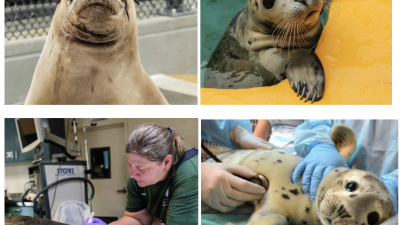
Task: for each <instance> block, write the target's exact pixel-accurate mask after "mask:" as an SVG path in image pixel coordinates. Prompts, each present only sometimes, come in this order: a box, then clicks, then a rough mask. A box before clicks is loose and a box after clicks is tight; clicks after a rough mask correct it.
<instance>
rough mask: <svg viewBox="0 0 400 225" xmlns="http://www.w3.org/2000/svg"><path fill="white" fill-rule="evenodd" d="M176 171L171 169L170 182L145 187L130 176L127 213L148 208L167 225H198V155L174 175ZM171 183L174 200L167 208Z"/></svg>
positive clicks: (172, 199) (168, 179) (168, 177)
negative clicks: (166, 197)
mask: <svg viewBox="0 0 400 225" xmlns="http://www.w3.org/2000/svg"><path fill="white" fill-rule="evenodd" d="M187 150H189V149H187ZM187 150H186V151H187ZM182 155H183V154H182ZM181 158H182V156H181ZM177 164H179V162H178V163H177ZM174 170H175V169H170V171H169V173H168V176H167V178H166V179H164V180H162V181H159V182H158V183H156V184H154V185H150V186H147V187H145V188H141V187H139V186H138V184H137V183H136V181H135V180H134V179H132V178H130V177H129V178H128V201H127V203H126V207H125V210H126V211H127V212H131V213H133V212H139V211H142V210H143V209H145V208H147V209H148V210H149V212H150V214H151V215H153V216H154V217H156V218H158V219H161V220H162V221H166V224H197V222H198V220H197V213H198V210H197V209H198V155H195V156H193V157H192V158H190V159H189V160H187V161H185V162H184V163H183V164H182V165H180V166H179V168H178V169H177V170H176V172H175V175H173V176H172V174H173V172H174ZM171 181H172V183H171ZM170 184H171V188H170V191H172V195H171V199H170V201H169V205H165V204H164V205H163V200H164V195H165V194H166V191H167V189H168V187H169V185H170ZM143 189H144V193H142V190H143Z"/></svg>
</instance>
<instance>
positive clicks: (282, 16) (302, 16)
mask: <svg viewBox="0 0 400 225" xmlns="http://www.w3.org/2000/svg"><path fill="white" fill-rule="evenodd" d="M328 4H329V0H248V6H249V8H250V9H251V13H252V14H254V16H255V18H256V19H257V20H258V22H259V23H260V24H261V25H263V26H270V29H267V30H269V31H270V30H275V28H279V29H283V30H290V29H296V28H298V29H299V32H300V30H301V29H304V28H306V29H307V28H309V27H310V26H311V27H312V26H314V25H315V24H316V23H317V22H318V21H319V15H320V13H321V11H322V9H323V8H325V7H326V6H327V5H328ZM301 25H303V26H301Z"/></svg>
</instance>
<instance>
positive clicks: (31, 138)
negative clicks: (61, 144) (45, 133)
mask: <svg viewBox="0 0 400 225" xmlns="http://www.w3.org/2000/svg"><path fill="white" fill-rule="evenodd" d="M17 124H18V132H19V137H20V140H21V145H22V146H21V147H22V148H25V147H26V146H28V145H30V144H32V143H33V142H35V141H36V140H38V136H37V133H36V127H35V121H34V119H33V118H20V119H18V120H17Z"/></svg>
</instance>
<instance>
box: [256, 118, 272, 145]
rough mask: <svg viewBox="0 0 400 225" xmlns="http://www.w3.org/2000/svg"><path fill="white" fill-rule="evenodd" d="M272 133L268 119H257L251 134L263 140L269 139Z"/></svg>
mask: <svg viewBox="0 0 400 225" xmlns="http://www.w3.org/2000/svg"><path fill="white" fill-rule="evenodd" d="M271 133H272V125H271V122H270V121H269V120H259V121H258V123H257V126H256V129H255V130H254V132H253V135H254V136H256V137H258V138H261V139H263V140H265V141H269V138H270V137H271Z"/></svg>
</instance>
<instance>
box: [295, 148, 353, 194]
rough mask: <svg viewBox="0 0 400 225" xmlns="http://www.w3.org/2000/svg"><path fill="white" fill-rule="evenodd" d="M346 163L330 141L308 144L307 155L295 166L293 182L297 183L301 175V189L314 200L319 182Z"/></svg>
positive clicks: (345, 165)
mask: <svg viewBox="0 0 400 225" xmlns="http://www.w3.org/2000/svg"><path fill="white" fill-rule="evenodd" d="M337 167H346V168H348V165H347V163H346V161H345V160H344V158H343V157H342V156H341V155H340V154H339V152H338V151H337V150H336V147H335V145H334V144H333V143H331V142H317V143H313V144H311V145H310V147H309V149H308V154H307V156H306V157H305V158H304V159H303V160H302V161H301V162H300V163H299V164H298V165H297V166H296V168H295V169H294V172H293V175H292V182H293V184H297V183H298V182H299V180H300V179H301V177H302V176H303V182H302V184H301V189H302V191H303V193H304V194H310V201H314V199H315V195H316V194H317V190H318V186H319V183H320V182H321V181H322V178H323V177H325V176H326V175H327V174H328V173H329V172H330V171H332V170H333V169H335V168H337Z"/></svg>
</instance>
